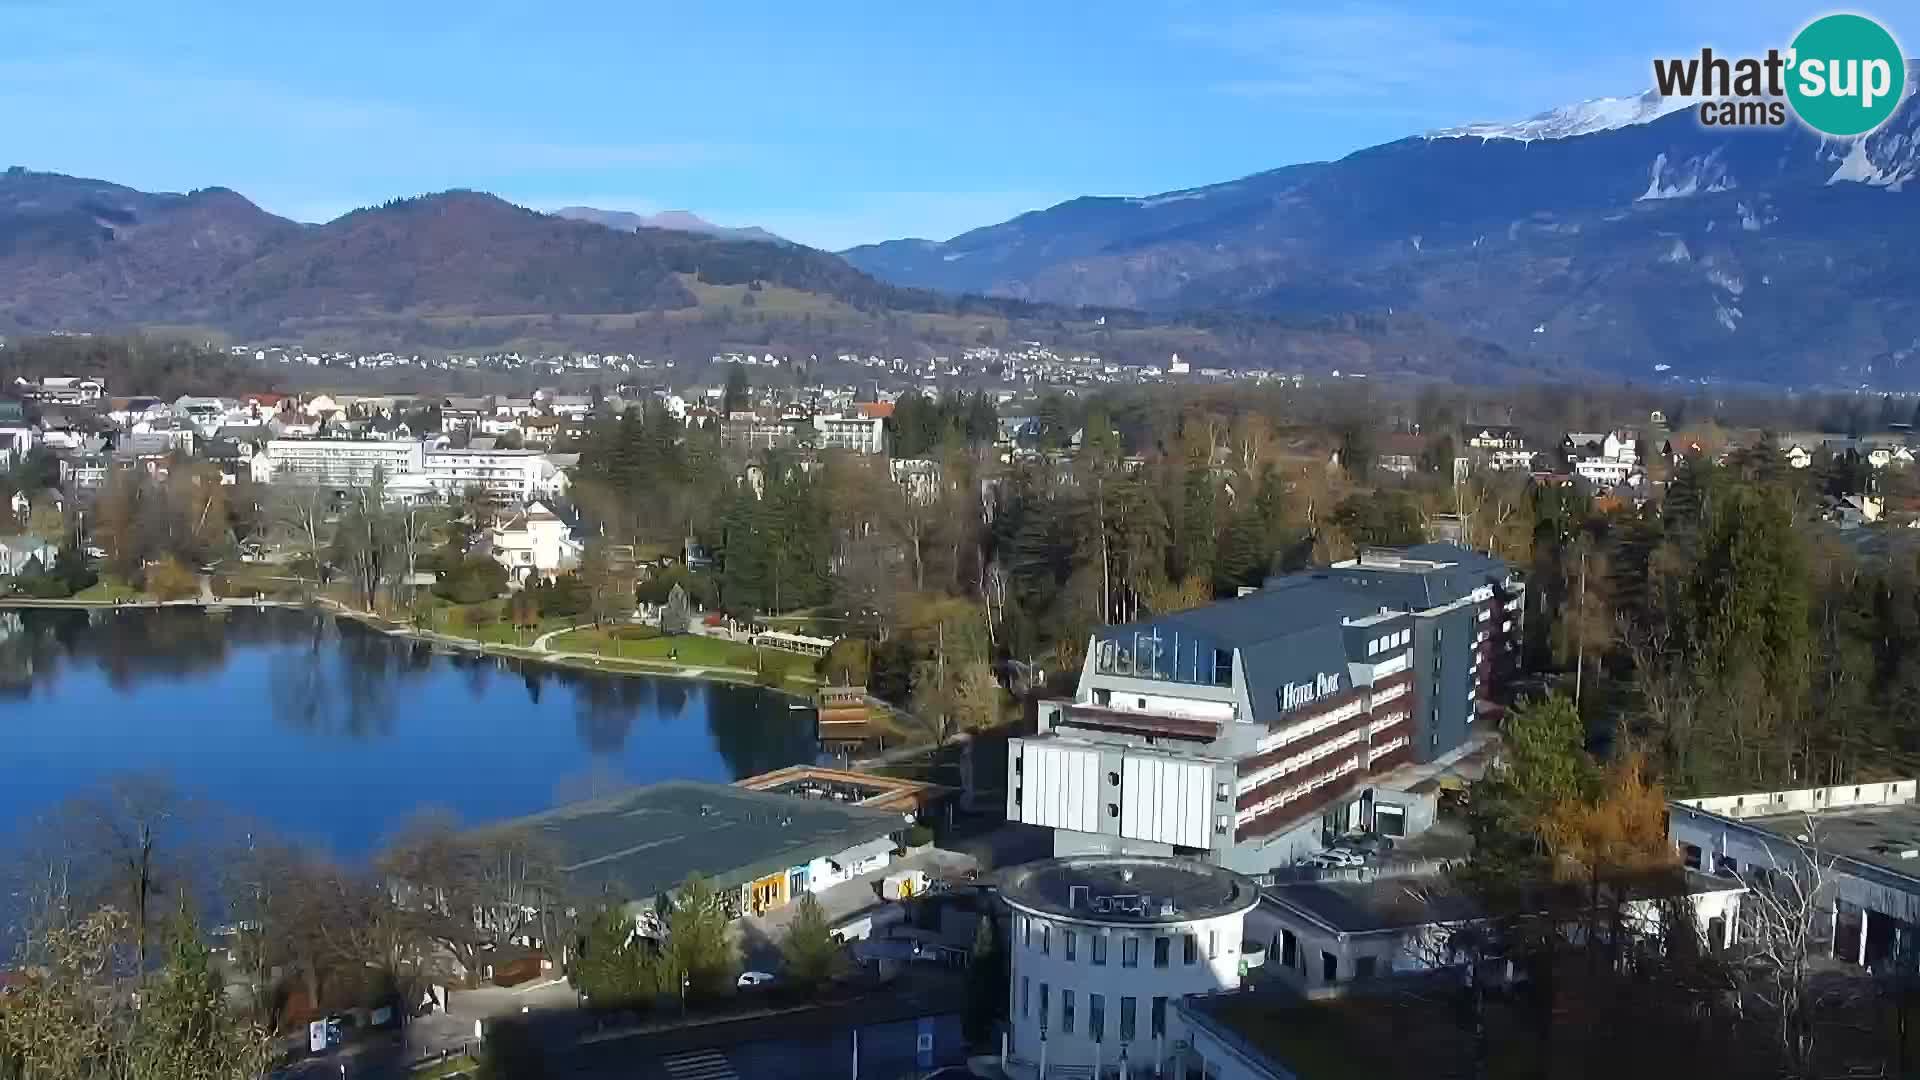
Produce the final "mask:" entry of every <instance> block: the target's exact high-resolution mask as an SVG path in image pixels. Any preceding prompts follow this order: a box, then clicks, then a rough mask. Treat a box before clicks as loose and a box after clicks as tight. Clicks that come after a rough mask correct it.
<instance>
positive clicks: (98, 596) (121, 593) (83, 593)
mask: <svg viewBox="0 0 1920 1080" xmlns="http://www.w3.org/2000/svg"><path fill="white" fill-rule="evenodd" d="M73 598H74V599H75V600H93V601H106V602H108V603H111V602H113V601H115V600H138V599H140V590H139V589H136V588H134V587H133V586H131V585H129V584H127V583H126V582H124V581H121V580H120V579H119V578H117V577H113V576H111V575H108V574H101V575H100V580H99V581H96V582H94V583H93V584H92V585H91V586H90V587H88V588H85V589H82V590H80V591H79V592H77V593H74V594H73Z"/></svg>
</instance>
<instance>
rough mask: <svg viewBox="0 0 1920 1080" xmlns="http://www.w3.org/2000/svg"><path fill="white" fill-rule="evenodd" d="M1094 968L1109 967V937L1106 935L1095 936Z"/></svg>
mask: <svg viewBox="0 0 1920 1080" xmlns="http://www.w3.org/2000/svg"><path fill="white" fill-rule="evenodd" d="M1093 966H1094V967H1106V966H1107V936H1106V935H1105V934H1095V935H1093Z"/></svg>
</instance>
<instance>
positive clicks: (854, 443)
mask: <svg viewBox="0 0 1920 1080" xmlns="http://www.w3.org/2000/svg"><path fill="white" fill-rule="evenodd" d="M813 430H814V432H815V434H814V443H815V445H817V446H819V448H820V449H822V450H851V451H853V452H854V453H856V454H884V453H886V452H887V421H886V418H885V417H883V416H840V415H817V416H815V417H814V418H813Z"/></svg>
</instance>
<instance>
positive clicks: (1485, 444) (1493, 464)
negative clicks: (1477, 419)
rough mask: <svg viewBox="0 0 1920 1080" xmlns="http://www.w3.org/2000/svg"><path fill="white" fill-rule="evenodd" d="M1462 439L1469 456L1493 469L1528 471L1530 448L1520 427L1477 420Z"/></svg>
mask: <svg viewBox="0 0 1920 1080" xmlns="http://www.w3.org/2000/svg"><path fill="white" fill-rule="evenodd" d="M1461 442H1462V443H1464V444H1465V445H1466V447H1467V450H1468V456H1470V457H1472V458H1474V459H1475V460H1477V461H1480V462H1482V463H1484V464H1485V465H1486V467H1487V468H1489V469H1492V470H1494V471H1495V472H1504V471H1507V470H1515V471H1521V472H1524V471H1528V470H1531V469H1532V468H1533V451H1532V450H1530V449H1528V448H1527V437H1526V436H1525V435H1522V434H1521V433H1520V429H1519V428H1516V427H1512V426H1509V425H1505V424H1480V425H1474V426H1469V427H1467V428H1466V429H1465V430H1464V431H1463V432H1462V436H1461Z"/></svg>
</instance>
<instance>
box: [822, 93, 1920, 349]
mask: <svg viewBox="0 0 1920 1080" xmlns="http://www.w3.org/2000/svg"><path fill="white" fill-rule="evenodd" d="M1917 82H1920V67H1916V68H1914V69H1913V70H1912V71H1910V74H1909V78H1908V81H1907V87H1908V89H1907V98H1906V100H1905V101H1903V102H1902V104H1901V106H1900V108H1899V109H1898V110H1897V111H1896V113H1895V115H1894V116H1893V118H1892V119H1891V120H1889V121H1888V122H1887V123H1886V124H1885V125H1884V126H1882V127H1881V128H1880V130H1878V131H1877V132H1875V133H1874V134H1872V135H1871V136H1868V137H1866V138H1864V139H1858V140H1838V139H1828V138H1823V137H1821V136H1820V135H1819V134H1818V133H1815V132H1812V131H1811V130H1809V129H1806V128H1803V127H1801V126H1799V125H1798V124H1790V125H1789V126H1787V127H1785V128H1779V129H1762V130H1736V131H1728V130H1716V129H1714V128H1711V127H1704V126H1702V125H1701V124H1700V123H1699V120H1698V117H1697V115H1696V113H1695V111H1694V110H1692V109H1679V110H1673V109H1672V108H1671V106H1672V102H1670V101H1661V100H1660V99H1658V98H1657V97H1653V98H1648V97H1642V98H1633V99H1624V101H1622V100H1614V101H1598V102H1589V103H1583V105H1581V106H1572V107H1568V108H1566V109H1561V110H1554V111H1553V112H1549V113H1545V114H1542V115H1541V116H1539V117H1536V118H1534V119H1532V120H1529V121H1523V122H1521V123H1520V124H1515V125H1474V126H1470V127H1468V128H1462V129H1454V130H1451V131H1442V132H1435V133H1433V134H1431V135H1426V136H1416V137H1413V138H1408V139H1402V140H1399V141H1397V142H1393V143H1388V144H1385V145H1381V146H1375V147H1371V148H1368V149H1365V150H1361V151H1357V152H1355V153H1353V154H1350V155H1348V156H1347V157H1345V158H1342V159H1340V160H1338V161H1330V162H1314V163H1308V164H1301V165H1294V166H1289V167H1286V168H1282V169H1276V170H1273V171H1270V172H1263V173H1258V174H1255V175H1253V176H1248V177H1244V178H1242V179H1239V180H1235V181H1231V182H1229V183H1224V184H1217V185H1212V186H1207V187H1199V188H1192V189H1188V190H1183V191H1174V192H1168V193H1166V194H1163V195H1156V196H1151V197H1147V198H1082V199H1074V200H1071V201H1068V202H1065V203H1062V204H1060V205H1058V206H1055V207H1052V208H1050V209H1047V210H1041V211H1035V212H1033V213H1028V214H1023V215H1021V216H1019V217H1017V218H1014V219H1012V220H1011V221H1007V222H1003V223H1001V224H998V225H991V226H987V227H985V228H981V229H976V230H973V231H971V232H968V233H964V234H962V235H960V236H957V237H955V238H953V239H952V240H949V241H946V242H931V241H925V240H902V241H891V242H888V243H884V244H877V245H871V246H868V247H862V248H855V249H853V250H851V251H847V252H844V253H843V255H844V257H845V258H846V259H847V260H848V261H849V262H851V263H853V264H854V265H855V266H858V267H860V268H861V269H864V270H867V271H868V272H870V273H873V274H874V275H876V276H878V277H880V278H883V279H885V280H889V281H893V282H896V283H900V284H906V285H916V286H925V287H929V288H935V289H943V290H950V291H967V292H980V293H987V294H990V295H999V296H1010V297H1020V298H1023V299H1031V300H1037V301H1047V302H1064V303H1082V304H1112V305H1130V306H1139V307H1143V308H1148V309H1152V310H1162V311H1186V310H1197V309H1212V308H1226V309H1230V310H1235V311H1242V312H1254V313H1262V314H1269V315H1287V316H1306V315H1312V314H1318V313H1326V312H1331V311H1371V312H1395V313H1406V312H1414V313H1419V314H1421V315H1424V316H1427V317H1430V318H1432V319H1434V320H1436V321H1437V322H1438V323H1440V324H1441V325H1444V326H1446V327H1448V328H1450V329H1451V330H1453V331H1454V332H1456V333H1459V334H1462V335H1465V336H1467V337H1471V338H1476V339H1481V340H1487V341H1491V342H1494V343H1496V344H1499V345H1501V346H1503V347H1505V348H1506V349H1507V350H1509V351H1510V352H1511V353H1513V354H1515V355H1517V356H1526V357H1536V358H1540V359H1541V360H1542V361H1545V360H1546V359H1547V358H1549V357H1564V358H1566V359H1568V360H1570V361H1572V362H1573V363H1575V364H1577V365H1580V366H1583V367H1586V368H1590V369H1594V370H1599V371H1607V372H1614V373H1619V374H1623V375H1632V376H1644V375H1652V374H1654V373H1655V372H1656V371H1660V372H1665V373H1667V374H1668V375H1671V376H1718V377H1737V378H1744V379H1765V380H1770V381H1776V382H1784V383H1795V384H1800V383H1809V382H1819V383H1825V384H1829V385H1831V384H1853V383H1861V382H1872V383H1875V384H1880V385H1902V386H1914V385H1920V245H1916V244H1914V243H1913V239H1912V238H1913V237H1914V236H1915V235H1916V227H1920V190H1917V189H1920V181H1917V178H1920V106H1916V103H1915V98H1914V88H1915V85H1916V83H1917Z"/></svg>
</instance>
